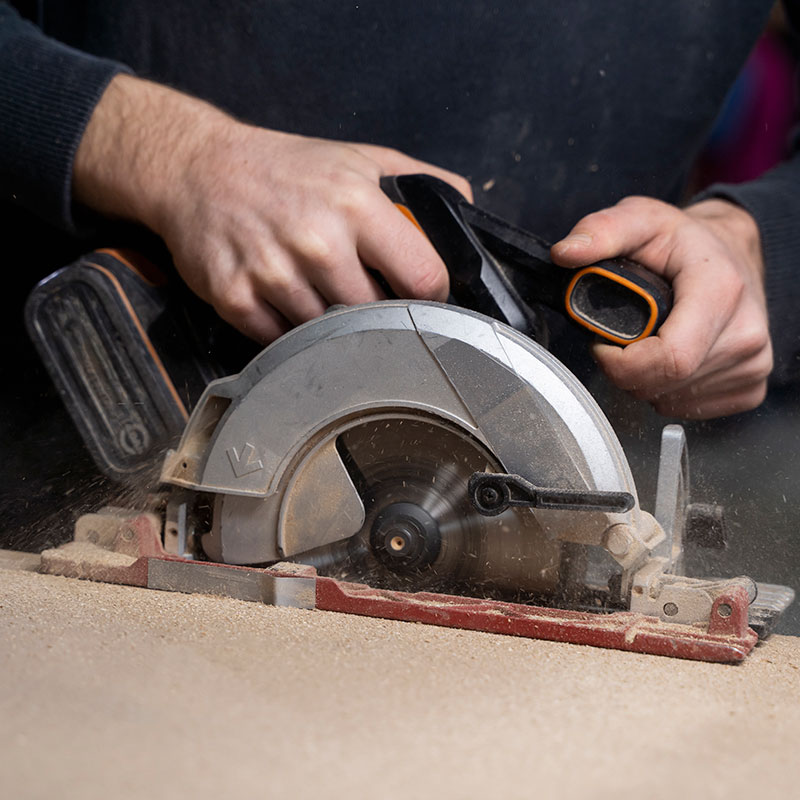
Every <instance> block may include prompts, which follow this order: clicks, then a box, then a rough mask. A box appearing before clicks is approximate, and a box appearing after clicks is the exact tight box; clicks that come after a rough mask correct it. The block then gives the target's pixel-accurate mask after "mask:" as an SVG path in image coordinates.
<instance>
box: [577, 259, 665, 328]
mask: <svg viewBox="0 0 800 800" xmlns="http://www.w3.org/2000/svg"><path fill="white" fill-rule="evenodd" d="M590 273H594V274H595V275H602V276H603V277H604V278H608V279H609V280H612V281H615V282H616V283H620V284H622V285H623V286H624V287H625V288H627V289H630V290H631V291H632V292H635V293H636V294H638V295H639V296H640V297H643V298H644V299H645V300H646V301H647V304H648V306H649V307H650V319H649V320H648V322H647V325H645V328H644V330H643V331H642V332H641V333H640V334H639V335H638V336H637V337H636V338H635V339H624V338H623V337H622V336H617V335H616V334H613V333H611V332H610V331H608V330H605V329H604V328H601V327H599V326H598V325H595V324H594V323H593V322H590V321H589V320H587V319H585V318H584V317H581V316H579V315H578V314H577V313H576V312H574V311H573V310H572V302H571V301H572V292H573V290H574V289H575V286H576V285H577V283H578V281H579V280H580V279H581V277H583V276H584V275H588V274H590ZM564 302H565V304H566V307H567V313H568V314H569V315H570V316H571V317H572V319H574V320H575V321H576V322H578V323H579V324H581V325H583V327H584V328H588V329H589V330H590V331H592V332H593V333H598V334H600V336H603V337H604V338H606V339H608V340H609V341H611V342H614V343H615V344H633V343H634V342H638V341H641V340H642V339H646V338H647V337H648V336H649V335H650V334H651V333H652V331H653V328H654V327H655V324H656V320H657V319H658V306H657V305H656V301H655V300H654V299H653V297H652V296H651V295H650V294H648V293H647V291H645V290H644V289H642V287H641V286H638V285H637V284H635V283H634V282H633V281H631V280H628V278H623V277H622V275H618V274H617V273H616V272H611V270H608V269H605V268H604V267H585V268H584V269H582V270H580V271H579V272H577V273H576V274H575V277H574V278H573V279H572V280H571V281H570V282H569V286H567V292H566V294H565V296H564Z"/></svg>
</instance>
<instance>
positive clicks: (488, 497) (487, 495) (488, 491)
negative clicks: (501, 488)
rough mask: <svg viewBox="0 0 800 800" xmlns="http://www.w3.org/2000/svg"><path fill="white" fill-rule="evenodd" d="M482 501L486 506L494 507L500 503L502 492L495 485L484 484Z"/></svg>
mask: <svg viewBox="0 0 800 800" xmlns="http://www.w3.org/2000/svg"><path fill="white" fill-rule="evenodd" d="M480 501H481V505H482V506H484V507H485V508H494V507H495V506H496V505H498V504H499V503H500V492H498V491H497V489H495V487H494V486H484V487H483V488H482V489H481V495H480Z"/></svg>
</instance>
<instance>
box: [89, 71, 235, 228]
mask: <svg viewBox="0 0 800 800" xmlns="http://www.w3.org/2000/svg"><path fill="white" fill-rule="evenodd" d="M236 124H238V123H235V122H234V121H233V120H232V119H231V118H230V117H227V116H226V115H225V114H223V113H222V112H221V111H219V110H218V109H216V108H214V107H213V106H211V105H209V104H208V103H205V102H203V101H201V100H197V99H195V98H193V97H189V96H188V95H185V94H183V93H181V92H177V91H174V90H172V89H169V88H168V87H166V86H162V85H160V84H157V83H152V82H150V81H145V80H141V79H139V78H135V77H132V76H130V75H118V76H116V77H115V78H114V79H113V80H112V81H111V83H110V84H109V85H108V88H107V89H106V91H105V92H104V94H103V96H102V98H101V99H100V102H99V103H98V104H97V106H96V108H95V109H94V112H93V114H92V116H91V119H90V120H89V124H88V125H87V127H86V131H85V133H84V135H83V138H82V139H81V142H80V146H79V147H78V151H77V153H76V156H75V162H74V168H73V197H74V199H75V200H76V201H77V202H79V203H81V204H83V205H85V206H87V207H88V208H91V209H92V210H94V211H96V212H99V213H101V214H103V215H105V216H108V217H116V218H122V219H127V220H131V221H135V222H139V223H141V224H143V225H146V226H147V227H149V228H151V229H152V230H153V231H155V232H157V233H160V232H161V230H162V228H163V226H164V222H165V220H166V219H167V218H168V217H169V216H170V209H171V208H173V207H174V206H175V204H177V203H181V202H187V201H189V200H190V198H182V197H181V194H182V193H183V192H184V191H185V190H184V184H185V181H186V174H187V171H188V170H189V169H190V168H191V165H192V163H193V162H195V161H196V160H197V159H199V158H202V157H203V156H202V154H201V152H200V151H201V148H202V145H203V143H204V142H207V141H208V140H209V139H210V138H212V137H217V138H218V137H224V136H225V135H226V133H225V131H226V129H227V127H228V126H230V125H236Z"/></svg>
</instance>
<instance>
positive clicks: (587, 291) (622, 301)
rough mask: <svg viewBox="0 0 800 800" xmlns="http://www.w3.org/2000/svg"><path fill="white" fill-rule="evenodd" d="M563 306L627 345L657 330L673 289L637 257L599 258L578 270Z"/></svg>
mask: <svg viewBox="0 0 800 800" xmlns="http://www.w3.org/2000/svg"><path fill="white" fill-rule="evenodd" d="M564 307H565V309H566V312H567V314H568V315H569V316H570V317H571V319H573V320H574V321H575V322H577V323H578V324H579V325H582V326H583V327H584V328H587V329H588V330H590V331H592V332H593V333H596V334H597V335H598V336H602V337H603V338H604V339H607V340H609V341H610V342H613V343H614V344H622V345H626V344H632V343H633V342H638V341H639V340H640V339H645V338H646V337H648V336H650V335H651V334H653V333H655V332H656V331H657V330H658V328H659V327H660V326H661V323H662V322H664V320H665V319H666V317H667V314H669V312H670V309H671V308H672V289H671V288H670V286H669V284H668V283H667V282H666V281H664V280H663V279H662V278H660V277H659V276H658V275H656V274H655V273H653V272H651V271H650V270H648V269H647V268H646V267H643V266H642V265H641V264H637V263H636V262H635V261H629V260H628V259H624V258H620V259H615V260H613V261H600V262H598V263H597V264H592V265H591V266H589V267H583V268H581V269H578V270H577V271H576V272H575V274H574V275H573V277H572V278H571V280H570V281H569V283H568V284H567V289H566V292H565V293H564Z"/></svg>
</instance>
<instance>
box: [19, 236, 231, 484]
mask: <svg viewBox="0 0 800 800" xmlns="http://www.w3.org/2000/svg"><path fill="white" fill-rule="evenodd" d="M25 321H26V325H27V329H28V333H29V335H30V337H31V339H32V340H33V342H34V345H35V346H36V349H37V350H38V352H39V355H40V357H41V359H42V361H43V363H44V365H45V367H46V369H47V371H48V372H49V373H50V376H51V377H52V379H53V381H54V383H55V385H56V388H57V389H58V392H59V393H60V395H61V397H62V399H63V400H64V403H65V404H66V407H67V409H68V411H69V413H70V415H71V417H72V419H73V421H74V423H75V425H76V427H77V428H78V431H79V432H80V434H81V436H82V437H83V440H84V442H85V443H86V446H87V447H88V449H89V451H90V452H91V454H92V456H93V458H94V460H95V462H96V464H97V466H98V468H99V469H100V470H101V471H102V472H103V473H104V474H105V475H107V476H108V477H110V478H112V479H114V480H116V481H120V482H123V483H124V482H128V481H130V480H131V479H132V478H135V477H136V476H137V475H138V474H139V473H140V472H141V471H143V470H144V469H146V468H148V467H149V466H151V465H152V464H153V462H154V460H157V459H159V458H160V457H161V455H162V454H163V451H164V449H165V448H166V447H168V446H170V445H171V444H173V443H174V442H175V440H176V439H177V437H179V435H180V433H181V432H182V430H183V427H184V425H185V423H186V420H187V419H188V415H189V412H190V411H191V408H192V406H193V405H194V403H195V402H196V401H197V399H198V398H199V396H200V394H201V393H202V391H203V389H204V388H205V386H206V384H207V383H208V382H209V381H211V380H213V379H214V378H217V377H220V375H221V374H222V370H221V369H220V367H219V366H218V365H217V364H216V363H215V361H214V360H213V358H212V357H211V356H210V355H209V352H208V348H207V347H204V346H203V344H202V342H201V340H200V338H201V337H200V336H198V332H197V326H196V325H194V324H192V320H191V319H190V318H189V312H188V310H187V308H186V307H185V305H183V303H182V302H181V300H180V298H179V297H178V296H177V295H176V293H175V292H173V291H172V290H171V288H170V286H169V284H168V282H167V280H166V278H165V277H164V274H163V273H161V272H160V271H159V270H157V269H156V268H155V267H154V266H153V265H151V264H149V262H146V261H145V260H143V259H141V258H137V257H135V256H133V255H132V254H124V253H122V252H120V251H113V250H101V251H96V252H93V253H90V254H88V255H86V256H83V257H82V258H80V259H79V260H78V261H76V262H75V263H73V264H70V265H69V266H67V267H64V268H63V269H60V270H58V271H57V272H55V273H54V274H52V275H50V276H49V277H47V278H45V279H44V280H43V281H41V282H40V283H39V284H38V285H37V286H36V287H35V288H34V290H33V291H32V292H31V294H30V296H29V298H28V301H27V304H26V308H25Z"/></svg>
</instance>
